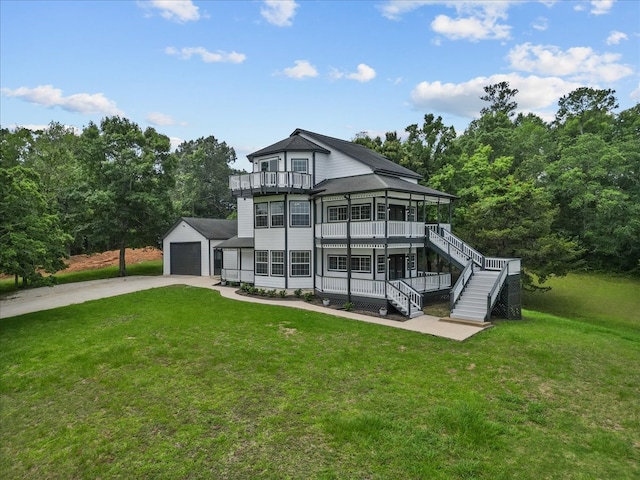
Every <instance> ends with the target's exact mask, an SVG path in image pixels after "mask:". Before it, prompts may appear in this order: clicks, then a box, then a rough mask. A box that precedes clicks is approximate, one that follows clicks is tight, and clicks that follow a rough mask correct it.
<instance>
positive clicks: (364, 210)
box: [351, 203, 371, 221]
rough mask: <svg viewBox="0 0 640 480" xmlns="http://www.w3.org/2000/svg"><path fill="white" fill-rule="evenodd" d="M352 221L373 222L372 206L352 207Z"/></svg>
mask: <svg viewBox="0 0 640 480" xmlns="http://www.w3.org/2000/svg"><path fill="white" fill-rule="evenodd" d="M351 220H355V221H358V220H359V221H366V220H371V205H369V204H368V203H367V204H364V205H352V206H351Z"/></svg>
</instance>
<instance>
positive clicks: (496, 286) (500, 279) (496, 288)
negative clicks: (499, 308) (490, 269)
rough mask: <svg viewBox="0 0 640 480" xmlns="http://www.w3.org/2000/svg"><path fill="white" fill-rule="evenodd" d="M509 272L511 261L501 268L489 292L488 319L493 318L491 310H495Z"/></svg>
mask: <svg viewBox="0 0 640 480" xmlns="http://www.w3.org/2000/svg"><path fill="white" fill-rule="evenodd" d="M508 274H509V262H506V263H505V264H504V265H503V266H502V269H500V273H499V274H498V276H497V277H496V281H495V282H493V286H492V287H491V290H490V291H489V293H487V315H486V317H485V318H486V320H487V321H489V320H491V310H493V306H494V305H495V304H496V302H497V301H498V295H500V291H501V290H502V286H503V285H504V282H505V281H506V279H507V275H508Z"/></svg>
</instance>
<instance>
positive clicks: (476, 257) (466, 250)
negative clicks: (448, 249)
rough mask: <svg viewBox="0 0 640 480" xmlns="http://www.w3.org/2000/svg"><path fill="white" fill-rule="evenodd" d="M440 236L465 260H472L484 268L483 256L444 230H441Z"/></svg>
mask: <svg viewBox="0 0 640 480" xmlns="http://www.w3.org/2000/svg"><path fill="white" fill-rule="evenodd" d="M440 236H441V237H442V238H444V239H445V240H446V241H447V242H448V243H450V244H451V245H453V246H454V247H456V248H457V249H458V250H460V251H461V252H462V253H463V254H464V255H465V256H466V257H467V258H470V259H472V260H473V261H474V262H475V263H476V265H478V266H479V267H480V268H484V263H485V260H484V255H482V254H481V253H480V252H478V251H477V250H476V249H474V248H471V247H470V246H469V245H467V244H466V243H465V242H464V241H463V240H461V239H459V238H458V237H456V236H455V235H454V234H453V233H451V232H448V231H446V230H443V232H442V235H440Z"/></svg>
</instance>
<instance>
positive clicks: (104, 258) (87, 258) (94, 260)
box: [61, 247, 162, 273]
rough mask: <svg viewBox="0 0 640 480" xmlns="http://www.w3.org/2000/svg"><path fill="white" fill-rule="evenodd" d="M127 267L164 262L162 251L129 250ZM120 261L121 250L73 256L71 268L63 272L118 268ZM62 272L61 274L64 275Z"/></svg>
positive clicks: (148, 249) (146, 249)
mask: <svg viewBox="0 0 640 480" xmlns="http://www.w3.org/2000/svg"><path fill="white" fill-rule="evenodd" d="M125 260H126V262H127V265H133V264H135V263H140V262H149V261H152V260H162V250H158V249H157V248H154V247H145V248H127V250H126V251H125ZM119 261H120V250H110V251H108V252H102V253H93V254H91V255H73V256H71V257H70V258H68V259H67V260H66V263H67V265H69V268H66V269H64V270H62V272H65V273H66V272H82V271H84V270H96V269H98V268H103V267H110V266H114V265H115V266H117V265H118V263H119ZM62 272H61V273H62Z"/></svg>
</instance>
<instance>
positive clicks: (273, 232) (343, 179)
mask: <svg viewBox="0 0 640 480" xmlns="http://www.w3.org/2000/svg"><path fill="white" fill-rule="evenodd" d="M248 158H249V160H250V161H251V163H252V168H253V170H252V172H251V173H247V174H241V175H234V176H232V177H231V178H230V179H229V186H230V188H231V191H232V193H233V195H234V196H235V197H236V198H237V212H238V225H237V236H234V237H233V238H231V239H229V240H227V241H223V242H221V243H220V244H219V245H218V246H217V248H219V249H221V250H222V252H223V254H222V264H223V268H222V278H223V280H226V281H233V282H246V283H251V284H253V285H255V286H256V287H258V288H264V289H277V290H287V291H290V292H291V291H294V290H298V289H301V290H304V291H313V292H314V293H315V294H316V295H318V296H321V297H323V298H325V297H326V298H330V299H332V300H333V301H334V302H337V303H338V304H340V302H342V303H347V302H349V303H351V304H353V305H354V306H355V307H356V308H360V309H370V310H377V309H378V308H379V307H380V306H393V307H394V308H396V309H397V310H398V311H400V312H401V313H403V314H404V315H406V316H407V317H414V316H417V315H422V305H423V302H424V300H425V298H427V297H428V296H429V295H440V296H442V295H443V294H446V295H450V298H451V304H452V313H451V316H452V317H453V318H460V319H467V320H472V321H485V320H487V319H489V318H491V312H492V311H494V314H495V313H496V309H498V310H500V311H501V312H502V313H503V314H504V315H503V316H508V317H510V318H513V317H519V315H520V276H519V272H520V264H519V260H517V259H490V258H485V257H484V256H482V255H481V254H480V253H478V252H476V251H475V250H473V249H472V248H471V247H469V246H468V245H466V244H465V243H464V242H463V241H462V240H460V239H458V238H457V237H455V236H454V235H453V234H452V233H451V225H450V223H451V222H450V219H451V204H452V201H453V200H454V199H455V197H454V196H453V195H450V194H447V193H444V192H439V191H436V190H433V189H431V188H428V187H425V186H423V185H420V184H419V183H418V181H419V180H420V178H421V177H420V176H419V175H417V174H416V173H415V172H413V171H411V170H408V169H406V168H404V167H402V166H400V165H398V164H396V163H394V162H392V161H390V160H388V159H387V158H385V157H384V156H382V155H380V154H378V153H377V152H374V151H372V150H370V149H368V148H366V147H364V146H362V145H359V144H356V143H353V142H349V141H345V140H340V139H337V138H332V137H328V136H325V135H320V134H317V133H313V132H309V131H306V130H302V129H297V130H295V131H294V132H293V133H292V134H291V135H290V136H289V137H288V138H286V139H284V140H281V141H279V142H277V143H274V144H273V145H270V146H268V147H266V148H263V149H261V150H258V151H257V152H254V153H252V154H250V155H248ZM438 257H439V258H440V259H441V260H444V262H440V261H436V260H437V258H438ZM442 263H445V264H446V265H447V271H444V272H443V271H437V269H435V270H436V271H432V269H431V268H428V267H429V266H430V265H436V264H438V265H441V264H442ZM452 269H454V270H452ZM452 271H454V276H456V277H458V278H459V280H458V282H457V283H456V284H455V285H453V286H452V281H451V280H452Z"/></svg>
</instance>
